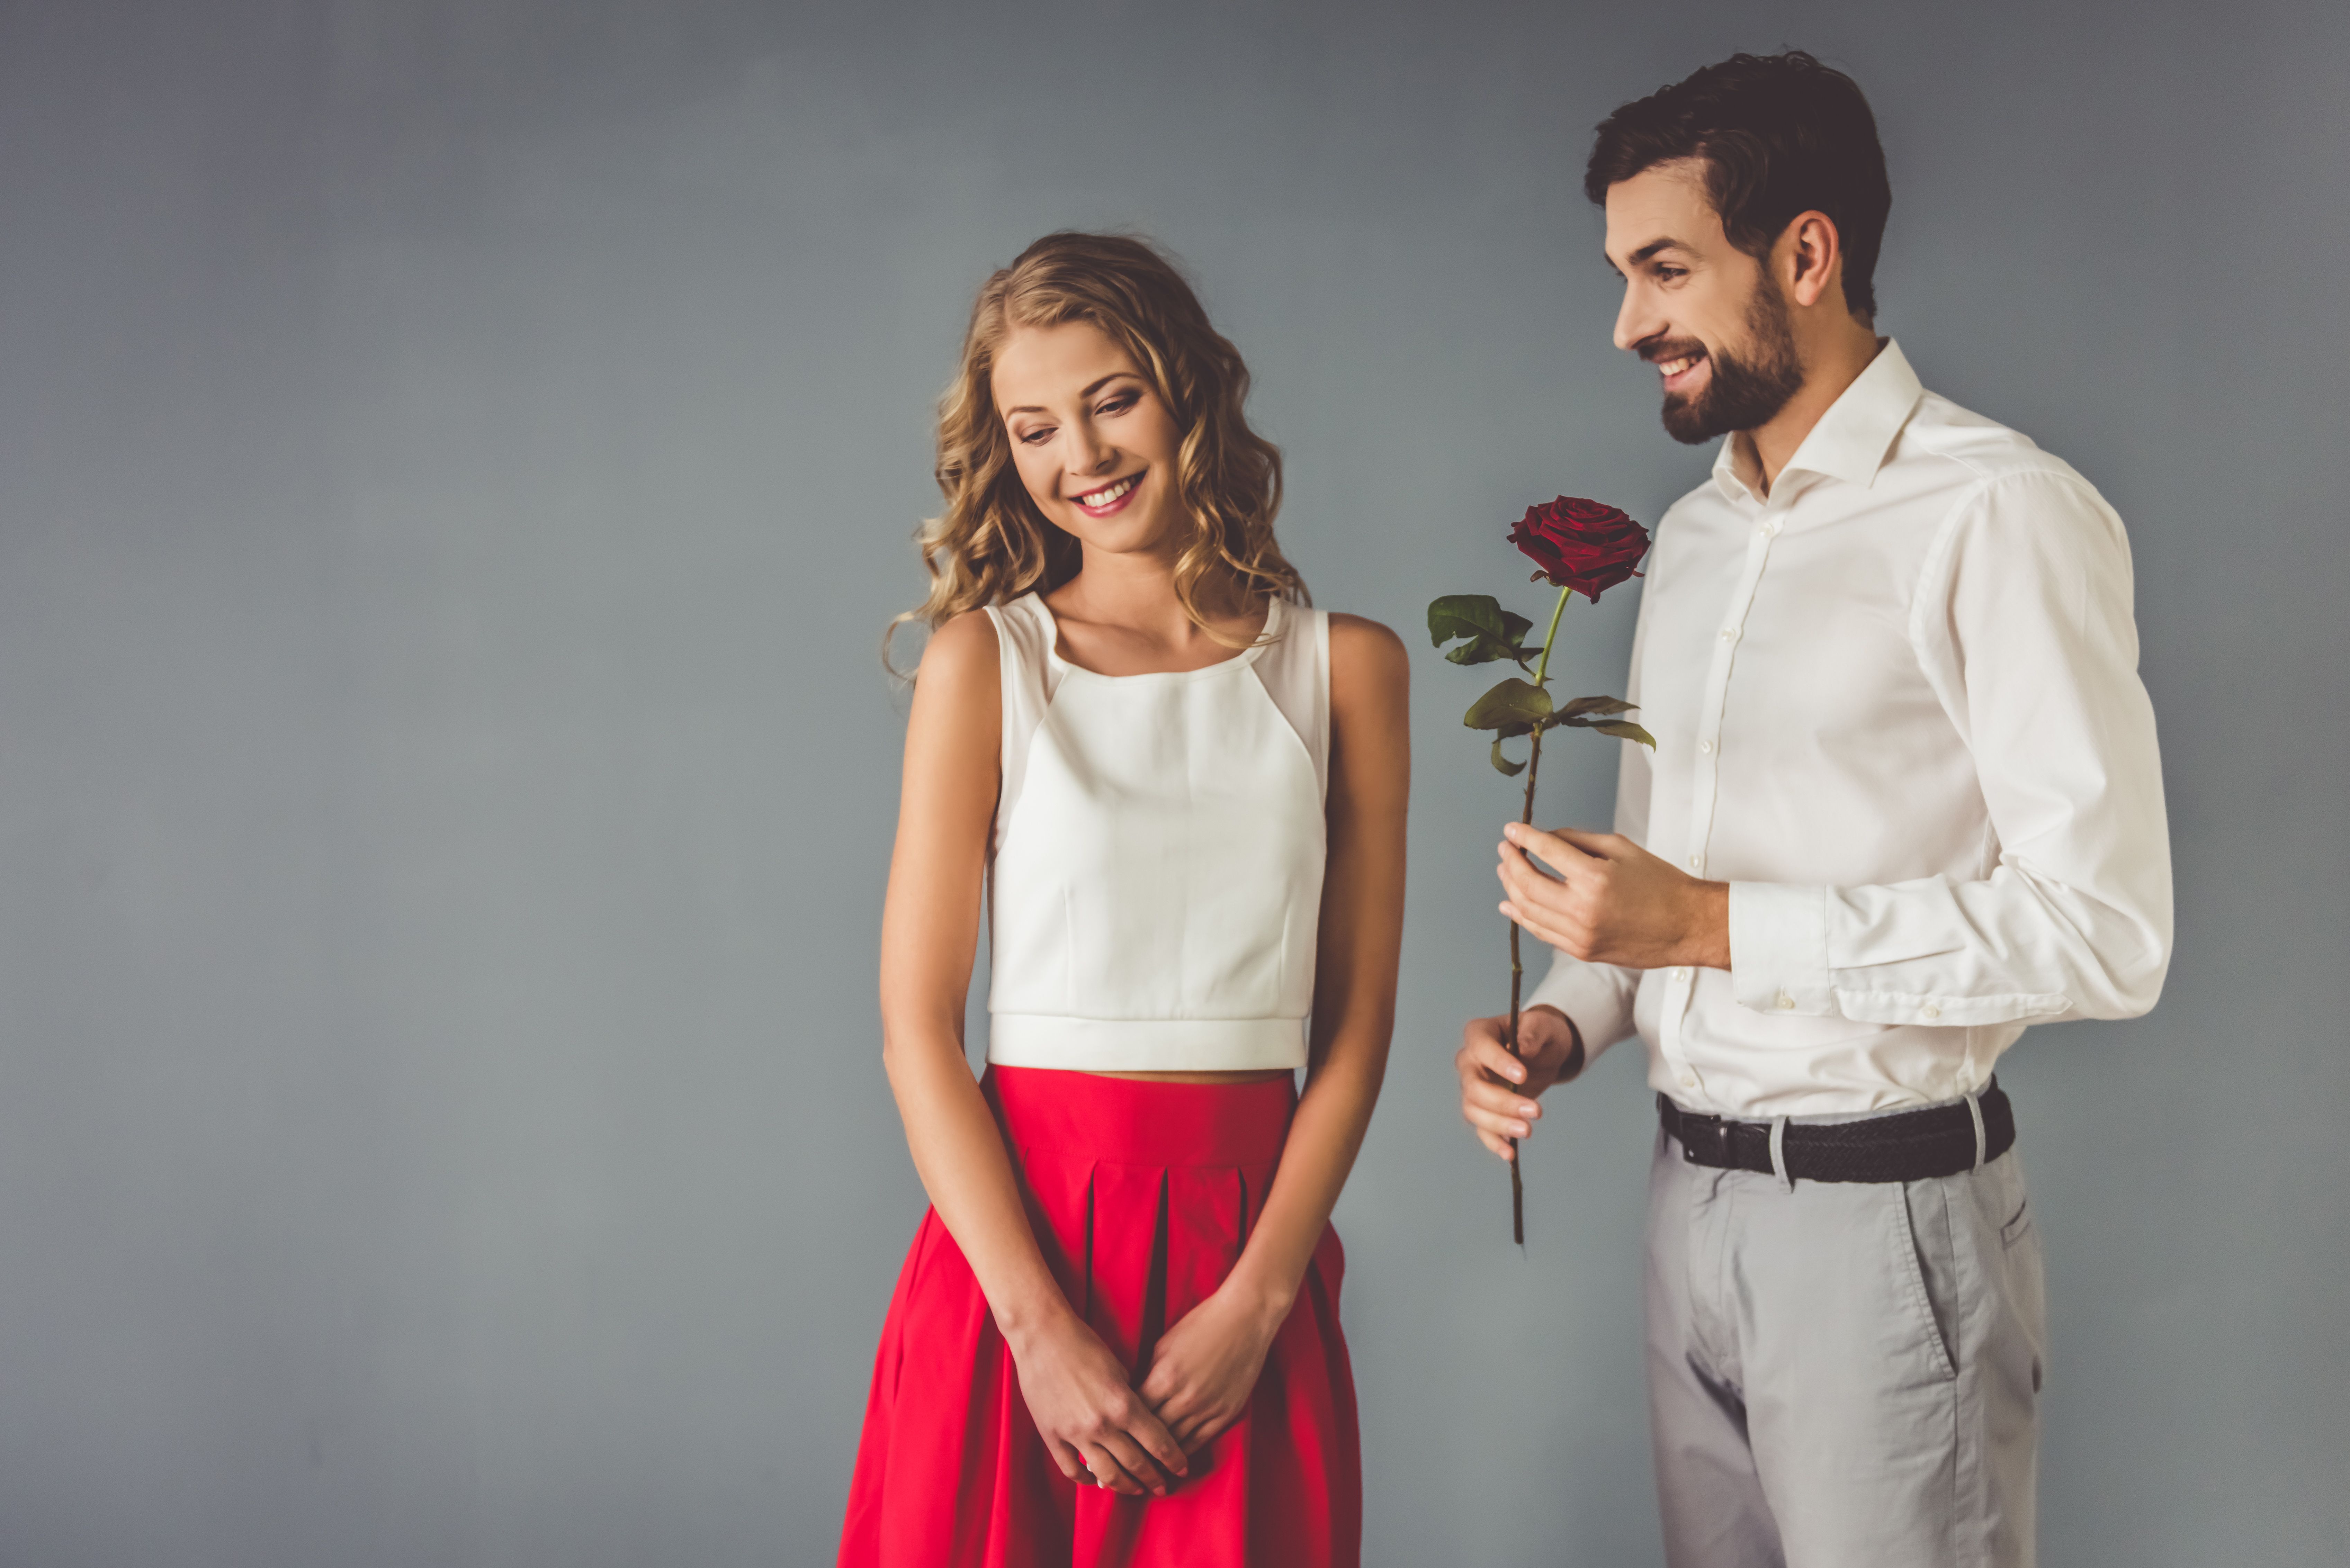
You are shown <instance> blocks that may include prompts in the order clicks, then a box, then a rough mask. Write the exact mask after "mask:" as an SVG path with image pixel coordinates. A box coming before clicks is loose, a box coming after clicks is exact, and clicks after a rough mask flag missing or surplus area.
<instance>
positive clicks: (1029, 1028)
mask: <svg viewBox="0 0 2350 1568" xmlns="http://www.w3.org/2000/svg"><path fill="white" fill-rule="evenodd" d="M1269 602H1270V606H1271V607H1270V608H1269V609H1268V610H1267V611H1266V614H1265V631H1266V633H1267V634H1268V635H1269V636H1270V638H1271V639H1272V640H1270V641H1266V642H1260V643H1258V644H1257V645H1255V646H1254V647H1252V648H1250V649H1246V650H1244V651H1243V652H1242V653H1241V654H1239V655H1238V656H1237V657H1235V658H1232V659H1225V660H1223V661H1222V663H1219V664H1211V665H1210V666H1208V667H1207V668H1206V669H1204V670H1180V671H1170V672H1166V673H1158V674H1149V675H1116V676H1112V675H1097V674H1096V673H1095V672H1094V671H1092V670H1081V669H1079V668H1078V667H1076V665H1074V664H1071V663H1069V662H1068V661H1067V660H1066V659H1063V658H1062V657H1061V656H1060V652H1059V649H1058V648H1057V646H1056V644H1057V642H1058V628H1056V627H1055V624H1054V621H1053V615H1052V612H1051V611H1050V610H1048V609H1046V608H1045V601H1044V600H1043V599H1041V598H1039V597H1037V596H1036V595H1035V594H1027V595H1024V596H1023V597H1020V598H1017V599H1014V600H1013V601H1012V602H1011V603H1010V604H1008V605H1004V606H1002V607H991V608H990V609H989V610H988V612H987V613H988V615H989V617H990V618H992V619H993V621H994V622H995V637H996V645H997V649H998V650H999V653H1000V656H1001V659H1002V670H1003V793H1002V794H1001V795H1000V796H999V797H998V800H997V803H996V807H995V826H994V832H993V838H992V840H991V843H990V861H989V876H988V889H989V916H990V927H989V929H990V938H989V943H990V947H991V948H992V950H993V975H992V978H991V981H990V984H989V987H988V999H987V1008H988V1012H989V1013H990V1015H991V1018H990V1024H989V1030H988V1043H987V1059H988V1060H989V1061H991V1062H1000V1063H1003V1064H1004V1065H1006V1066H1014V1067H1061V1068H1076V1069H1079V1070H1090V1071H1095V1072H1139V1073H1149V1072H1217V1071H1229V1070H1237V1069H1243V1068H1252V1067H1302V1066H1304V1065H1305V1014H1306V1011H1307V1009H1308V1008H1309V1007H1310V1006H1311V1005H1312V1003H1313V1000H1314V954H1315V945H1314V944H1315V929H1316V927H1317V925H1318V924H1319V921H1320V917H1321V907H1322V863H1323V855H1324V850H1325V846H1324V833H1323V818H1322V804H1323V796H1324V794H1325V793H1326V789H1327V787H1328V772H1329V756H1330V619H1329V617H1328V616H1327V615H1326V614H1324V613H1322V612H1321V611H1318V610H1301V609H1297V608H1295V607H1292V606H1290V605H1287V604H1285V603H1284V602H1283V601H1282V600H1280V599H1278V598H1275V599H1273V600H1271V601H1269Z"/></svg>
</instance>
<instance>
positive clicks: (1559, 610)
mask: <svg viewBox="0 0 2350 1568" xmlns="http://www.w3.org/2000/svg"><path fill="white" fill-rule="evenodd" d="M1574 592H1575V590H1574V589H1573V588H1561V589H1559V591H1558V607H1556V608H1555V609H1554V610H1552V611H1551V612H1550V629H1549V630H1548V631H1546V632H1544V634H1543V650H1542V658H1540V659H1537V660H1535V661H1534V684H1535V685H1537V686H1540V685H1542V684H1543V682H1544V681H1545V680H1549V679H1550V650H1551V649H1552V647H1553V646H1554V645H1555V643H1556V642H1557V641H1558V618H1559V617H1561V616H1563V615H1565V613H1566V601H1567V599H1568V598H1569V597H1572V596H1573V594H1574ZM1542 738H1543V732H1541V731H1540V730H1536V731H1535V732H1534V737H1533V739H1532V741H1531V742H1529V744H1528V745H1527V748H1526V805H1525V810H1524V811H1523V812H1522V813H1521V814H1520V815H1519V816H1518V822H1519V824H1520V825H1521V826H1527V827H1531V826H1534V779H1535V777H1536V776H1537V775H1538V774H1541V772H1542ZM1525 978H1526V966H1525V964H1524V963H1523V961H1520V959H1519V957H1518V922H1517V921H1515V920H1512V921H1511V922H1510V1033H1508V1035H1506V1036H1505V1037H1504V1041H1505V1044H1508V1046H1509V1048H1510V1054H1511V1055H1513V1056H1518V1057H1519V1060H1521V1061H1523V1060H1524V1058H1523V1056H1522V1055H1520V1054H1519V1051H1518V996H1519V992H1520V991H1521V990H1522V988H1523V986H1524V984H1525ZM1521 1163H1523V1162H1522V1161H1521V1160H1520V1158H1519V1156H1518V1140H1517V1139H1515V1138H1512V1139H1511V1140H1510V1237H1511V1240H1513V1241H1515V1242H1517V1244H1518V1245H1519V1246H1521V1247H1523V1246H1524V1245H1525V1244H1526V1183H1525V1178H1524V1176H1523V1174H1522V1173H1521V1172H1520V1171H1519V1169H1518V1167H1519V1165H1520V1164H1521Z"/></svg>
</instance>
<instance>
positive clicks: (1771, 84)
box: [1583, 49, 1893, 321]
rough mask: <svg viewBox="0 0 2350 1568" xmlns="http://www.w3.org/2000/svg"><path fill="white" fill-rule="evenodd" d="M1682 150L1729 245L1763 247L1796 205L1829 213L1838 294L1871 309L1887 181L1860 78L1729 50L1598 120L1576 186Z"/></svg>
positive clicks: (1788, 56) (1807, 62) (1795, 58)
mask: <svg viewBox="0 0 2350 1568" xmlns="http://www.w3.org/2000/svg"><path fill="white" fill-rule="evenodd" d="M1679 158H1697V159H1702V160H1703V161H1704V163H1705V171H1706V177H1705V188H1706V195H1707V197H1708V198H1709V199H1710V200H1711V202H1713V209H1714V211H1715V212H1717V213H1721V226H1722V229H1723V230H1724V232H1726V233H1727V234H1729V235H1730V243H1731V244H1734V245H1736V246H1737V247H1738V248H1739V249H1740V250H1742V251H1744V252H1745V253H1746V254H1749V255H1751V256H1755V257H1758V258H1759V257H1762V256H1765V255H1768V254H1770V250H1771V246H1772V244H1773V242H1775V241H1776V240H1777V239H1778V237H1779V235H1780V234H1781V233H1782V232H1783V231H1784V230H1785V228H1786V227H1787V224H1788V223H1791V222H1792V221H1794V217H1795V215H1796V214H1797V213H1811V212H1819V213H1826V214H1827V215H1828V218H1829V220H1830V221H1831V222H1833V223H1835V226H1836V235H1837V238H1838V239H1839V240H1841V241H1842V242H1843V246H1844V300H1845V305H1846V307H1847V308H1848V309H1850V310H1851V312H1852V313H1853V314H1854V315H1855V316H1857V317H1860V318H1861V319H1862V320H1864V321H1868V320H1874V319H1875V318H1876V316H1877V286H1876V275H1877V250H1878V247H1879V246H1880V245H1881V244H1883V243H1884V239H1885V217H1886V214H1887V213H1888V212H1889V211H1891V210H1892V206H1893V186H1892V183H1891V182H1889V181H1888V180H1887V178H1886V176H1885V149H1884V147H1883V145H1882V144H1880V143H1879V142H1878V140H1877V117H1876V116H1874V115H1872V114H1871V113H1869V111H1868V99H1866V98H1864V97H1862V96H1861V91H1860V88H1859V85H1858V84H1857V83H1856V82H1855V81H1854V80H1853V79H1852V78H1850V77H1848V76H1846V75H1845V74H1844V73H1843V72H1842V71H1839V70H1835V69H1833V68H1831V67H1827V66H1824V65H1822V64H1820V62H1819V61H1818V60H1816V59H1814V58H1813V57H1811V56H1810V55H1807V54H1805V53H1804V51H1803V50H1801V49H1789V50H1787V51H1786V52H1785V53H1784V54H1778V55H1732V56H1731V57H1730V58H1728V59H1726V60H1724V61H1722V62H1721V64H1719V65H1712V66H1707V67H1704V68H1703V69H1701V70H1697V71H1692V72H1691V73H1690V75H1689V76H1688V77H1687V78H1684V79H1682V80H1680V81H1677V82H1675V83H1674V84H1673V85H1672V86H1670V87H1668V88H1658V89H1657V90H1656V91H1655V92H1652V93H1650V94H1649V95H1648V97H1646V98H1644V99H1638V100H1637V101H1636V102H1632V103H1627V104H1625V105H1624V106H1622V107H1621V108H1619V109H1617V110H1616V112H1615V113H1613V114H1611V115H1609V116H1608V117H1607V119H1603V120H1601V121H1600V122H1599V133H1598V138H1597V140H1596V141H1595V142H1594V143H1593V145H1592V149H1591V161H1590V162H1589V164H1587V165H1586V167H1585V171H1584V176H1583V193H1584V194H1585V195H1586V196H1588V197H1590V198H1591V200H1592V201H1593V202H1596V203H1598V204H1599V205H1602V206H1605V205H1606V204H1607V187H1609V186H1610V185H1615V184H1618V183H1620V182H1623V181H1626V180H1629V179H1631V178H1632V177H1633V176H1634V175H1635V174H1638V173H1639V172H1640V171H1642V170H1645V169H1648V168H1650V167H1652V166H1653V165H1656V164H1659V163H1666V162H1670V161H1673V160H1675V159H1679Z"/></svg>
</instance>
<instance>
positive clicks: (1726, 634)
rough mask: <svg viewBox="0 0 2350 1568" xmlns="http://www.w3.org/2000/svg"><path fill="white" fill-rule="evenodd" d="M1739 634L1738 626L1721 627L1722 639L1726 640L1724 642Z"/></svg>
mask: <svg viewBox="0 0 2350 1568" xmlns="http://www.w3.org/2000/svg"><path fill="white" fill-rule="evenodd" d="M1737 635H1738V628H1736V627H1734V626H1725V627H1723V628H1721V640H1722V641H1724V642H1728V641H1730V640H1731V639H1733V638H1735V637H1736V636H1737Z"/></svg>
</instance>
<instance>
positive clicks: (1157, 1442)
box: [1126, 1406, 1191, 1476]
mask: <svg viewBox="0 0 2350 1568" xmlns="http://www.w3.org/2000/svg"><path fill="white" fill-rule="evenodd" d="M1126 1431H1127V1437H1128V1440H1129V1441H1131V1442H1133V1443H1135V1444H1137V1445H1138V1446H1139V1448H1140V1449H1141V1450H1142V1451H1143V1452H1144V1453H1147V1454H1149V1456H1150V1458H1152V1459H1156V1460H1158V1461H1159V1465H1160V1467H1161V1468H1163V1469H1165V1470H1166V1471H1167V1473H1168V1474H1169V1475H1170V1476H1180V1475H1182V1474H1183V1473H1184V1472H1185V1471H1187V1470H1188V1469H1191V1456H1190V1455H1188V1454H1186V1453H1185V1452H1184V1451H1183V1445H1182V1444H1181V1443H1180V1442H1178V1441H1176V1438H1175V1434H1174V1433H1172V1432H1170V1431H1169V1430H1168V1429H1167V1423H1166V1422H1164V1421H1162V1420H1160V1419H1159V1417H1158V1416H1157V1415H1155V1414H1154V1413H1152V1411H1151V1410H1150V1408H1149V1407H1148V1406H1145V1407H1143V1408H1142V1409H1141V1410H1139V1411H1138V1412H1137V1413H1136V1414H1135V1415H1134V1417H1132V1418H1130V1419H1129V1420H1128V1422H1127V1424H1126Z"/></svg>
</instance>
